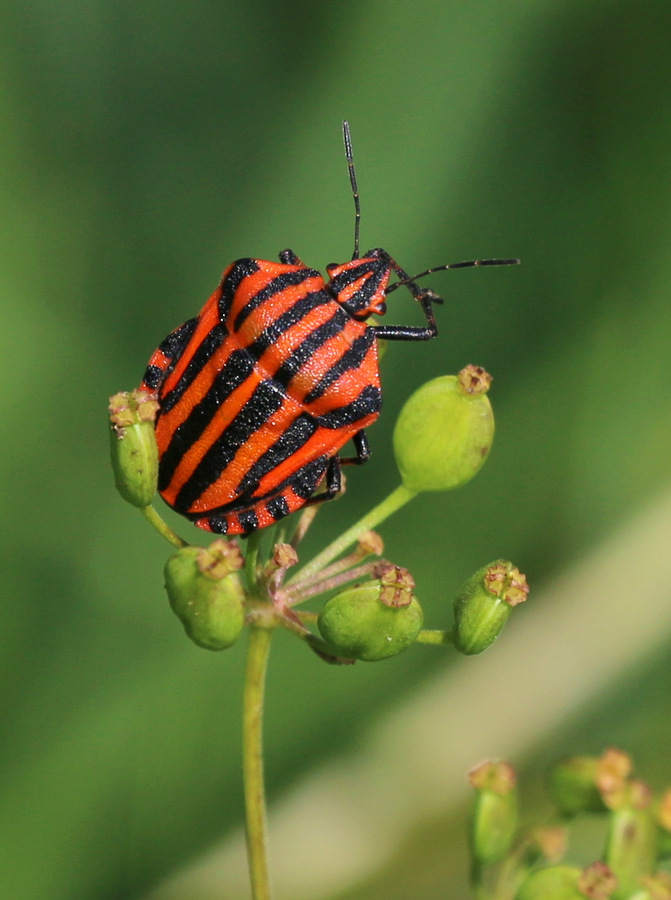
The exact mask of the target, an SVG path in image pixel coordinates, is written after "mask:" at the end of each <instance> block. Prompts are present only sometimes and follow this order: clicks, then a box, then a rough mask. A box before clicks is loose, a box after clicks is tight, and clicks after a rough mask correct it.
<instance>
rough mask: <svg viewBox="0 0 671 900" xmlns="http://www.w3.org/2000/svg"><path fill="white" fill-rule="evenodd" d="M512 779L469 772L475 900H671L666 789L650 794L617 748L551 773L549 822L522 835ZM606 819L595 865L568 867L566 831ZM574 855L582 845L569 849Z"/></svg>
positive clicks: (496, 768) (509, 773)
mask: <svg viewBox="0 0 671 900" xmlns="http://www.w3.org/2000/svg"><path fill="white" fill-rule="evenodd" d="M515 781H516V779H515V773H514V771H513V769H512V767H511V766H510V765H509V764H508V763H505V762H486V763H483V764H482V765H480V766H478V767H477V768H476V769H474V770H473V771H472V772H471V773H470V782H471V785H472V786H473V788H474V789H475V805H474V810H473V816H472V821H471V855H472V870H471V871H472V883H473V887H474V890H475V893H476V895H477V897H479V898H480V900H584V898H592V900H608V898H612V900H671V874H669V872H667V871H664V870H662V869H660V863H663V862H664V861H665V860H668V859H669V858H670V857H671V789H667V790H666V791H664V792H663V793H662V794H661V795H655V794H654V793H653V792H652V790H651V789H650V788H649V787H648V785H647V784H645V783H644V782H643V781H640V780H638V779H636V778H634V777H633V774H632V761H631V759H630V757H629V756H628V755H627V754H626V753H624V752H623V751H621V750H618V749H616V748H609V749H607V750H606V751H605V752H604V753H603V754H602V755H601V756H599V757H596V756H574V757H570V758H568V759H564V760H562V761H561V762H559V763H557V765H555V766H554V767H553V768H552V770H551V772H550V777H549V791H550V796H551V799H552V802H553V804H554V807H555V810H556V814H555V816H554V818H553V820H552V821H551V822H549V823H547V824H542V825H538V824H532V825H528V826H524V827H523V828H520V827H519V823H518V798H517V787H516V783H515ZM595 815H596V816H598V817H601V819H602V820H603V852H602V854H601V858H600V859H597V860H595V861H594V862H592V863H591V864H590V865H588V866H586V867H580V866H577V865H574V864H572V863H570V862H569V861H567V860H566V859H565V857H566V855H567V848H569V846H570V841H569V837H570V830H571V825H572V824H573V823H574V822H575V821H576V820H577V819H579V818H580V817H584V816H595ZM571 851H572V853H574V854H575V855H581V854H580V847H571Z"/></svg>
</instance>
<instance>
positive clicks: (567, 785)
mask: <svg viewBox="0 0 671 900" xmlns="http://www.w3.org/2000/svg"><path fill="white" fill-rule="evenodd" d="M598 770H599V759H598V757H596V756H572V757H569V758H568V759H563V760H562V761H561V762H559V763H557V765H555V766H553V767H552V769H551V770H550V776H549V788H550V796H551V798H552V801H553V803H554V804H555V806H556V807H557V809H558V810H559V812H560V813H561V814H562V815H564V816H574V815H576V813H579V812H605V811H606V806H605V804H604V802H603V799H602V796H601V792H600V790H599V787H598V784H597V775H598Z"/></svg>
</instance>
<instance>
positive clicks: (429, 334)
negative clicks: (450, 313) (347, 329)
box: [369, 290, 443, 341]
mask: <svg viewBox="0 0 671 900" xmlns="http://www.w3.org/2000/svg"><path fill="white" fill-rule="evenodd" d="M415 299H416V300H417V301H418V302H419V304H420V305H421V307H422V311H423V312H424V315H425V316H426V321H427V324H426V325H425V326H422V325H370V326H369V328H370V330H371V331H372V332H373V334H374V335H375V337H377V338H382V339H383V340H385V341H430V340H431V338H435V336H436V335H437V334H438V326H437V325H436V317H435V316H434V314H433V308H432V306H431V304H432V303H442V302H443V301H442V298H441V297H439V296H438V295H437V294H434V293H433V291H431V290H424V291H422V292H421V293H419V294H417V295H415Z"/></svg>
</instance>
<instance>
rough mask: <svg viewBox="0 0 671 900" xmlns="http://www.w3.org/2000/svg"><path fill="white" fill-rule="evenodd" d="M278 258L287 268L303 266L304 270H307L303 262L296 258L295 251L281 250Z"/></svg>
mask: <svg viewBox="0 0 671 900" xmlns="http://www.w3.org/2000/svg"><path fill="white" fill-rule="evenodd" d="M278 256H279V259H280V262H281V263H284V264H285V265H287V266H303V268H307V266H306V265H305V263H304V262H303V260H302V259H300V258H299V257H298V256H296V254H295V253H294V251H293V250H289V248H288V247H287V249H286V250H280V252H279V254H278Z"/></svg>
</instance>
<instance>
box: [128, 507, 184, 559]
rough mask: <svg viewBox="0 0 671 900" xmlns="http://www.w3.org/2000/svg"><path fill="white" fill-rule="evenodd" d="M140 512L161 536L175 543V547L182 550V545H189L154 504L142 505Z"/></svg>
mask: <svg viewBox="0 0 671 900" xmlns="http://www.w3.org/2000/svg"><path fill="white" fill-rule="evenodd" d="M140 512H141V513H142V515H143V516H144V517H145V519H146V520H147V521H148V522H149V524H150V525H152V526H153V527H154V528H155V529H156V531H158V533H159V534H160V535H161V537H164V538H165V539H166V541H168V542H169V543H171V544H172V545H173V547H177V549H178V550H181V548H182V547H188V546H189V545H188V543H187V542H186V541H185V540H183V539H182V538H181V537H180V536H179V535H178V534H177V533H176V532H174V531H173V530H172V528H171V527H170V526H169V525H168V523H167V522H164V521H163V519H162V518H161V517H160V516H159V514H158V513H157V512H156V510H155V509H154V507H153V506H142V507H140Z"/></svg>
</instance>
